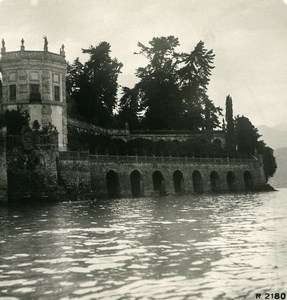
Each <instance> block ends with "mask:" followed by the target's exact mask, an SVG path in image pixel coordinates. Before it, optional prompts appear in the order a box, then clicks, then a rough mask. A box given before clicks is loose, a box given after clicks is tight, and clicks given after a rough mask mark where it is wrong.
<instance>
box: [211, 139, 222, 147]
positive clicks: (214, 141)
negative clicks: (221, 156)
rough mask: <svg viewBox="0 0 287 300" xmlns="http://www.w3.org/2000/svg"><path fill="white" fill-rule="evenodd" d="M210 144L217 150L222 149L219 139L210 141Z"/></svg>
mask: <svg viewBox="0 0 287 300" xmlns="http://www.w3.org/2000/svg"><path fill="white" fill-rule="evenodd" d="M212 144H213V145H215V146H216V147H218V148H222V140H220V139H214V140H213V141H212Z"/></svg>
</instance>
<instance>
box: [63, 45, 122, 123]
mask: <svg viewBox="0 0 287 300" xmlns="http://www.w3.org/2000/svg"><path fill="white" fill-rule="evenodd" d="M110 48H111V46H110V44H109V43H107V42H102V43H100V44H99V45H98V46H97V47H93V46H91V47H90V48H89V49H83V53H87V54H89V55H90V57H89V60H88V61H87V62H86V63H85V64H82V63H81V62H80V61H79V59H78V58H77V59H76V60H75V61H74V63H73V64H72V65H70V66H69V68H68V76H67V91H68V97H67V98H68V104H69V106H70V107H69V112H70V113H71V114H72V115H74V116H76V117H80V118H82V119H83V120H85V121H89V122H92V123H94V124H97V125H101V126H106V127H107V126H109V125H110V124H111V122H112V121H113V110H114V108H115V106H116V100H117V91H118V82H117V79H118V75H119V74H120V72H121V68H122V64H121V63H120V62H118V61H117V59H116V58H111V56H110V52H111V49H110Z"/></svg>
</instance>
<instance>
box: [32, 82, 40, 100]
mask: <svg viewBox="0 0 287 300" xmlns="http://www.w3.org/2000/svg"><path fill="white" fill-rule="evenodd" d="M30 101H32V102H41V94H40V85H39V84H35V83H31V84H30Z"/></svg>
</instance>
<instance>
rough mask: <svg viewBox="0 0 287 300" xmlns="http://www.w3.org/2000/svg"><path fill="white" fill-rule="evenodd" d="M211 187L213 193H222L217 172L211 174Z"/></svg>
mask: <svg viewBox="0 0 287 300" xmlns="http://www.w3.org/2000/svg"><path fill="white" fill-rule="evenodd" d="M210 185H211V191H212V192H213V193H219V192H220V191H221V188H220V178H219V175H218V173H217V172H216V171H212V172H211V173H210Z"/></svg>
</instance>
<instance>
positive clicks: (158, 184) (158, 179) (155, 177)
mask: <svg viewBox="0 0 287 300" xmlns="http://www.w3.org/2000/svg"><path fill="white" fill-rule="evenodd" d="M152 181H153V189H154V191H155V192H157V193H158V194H159V195H164V194H165V186H164V177H163V175H162V173H161V172H160V171H155V172H154V173H153V174H152Z"/></svg>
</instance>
